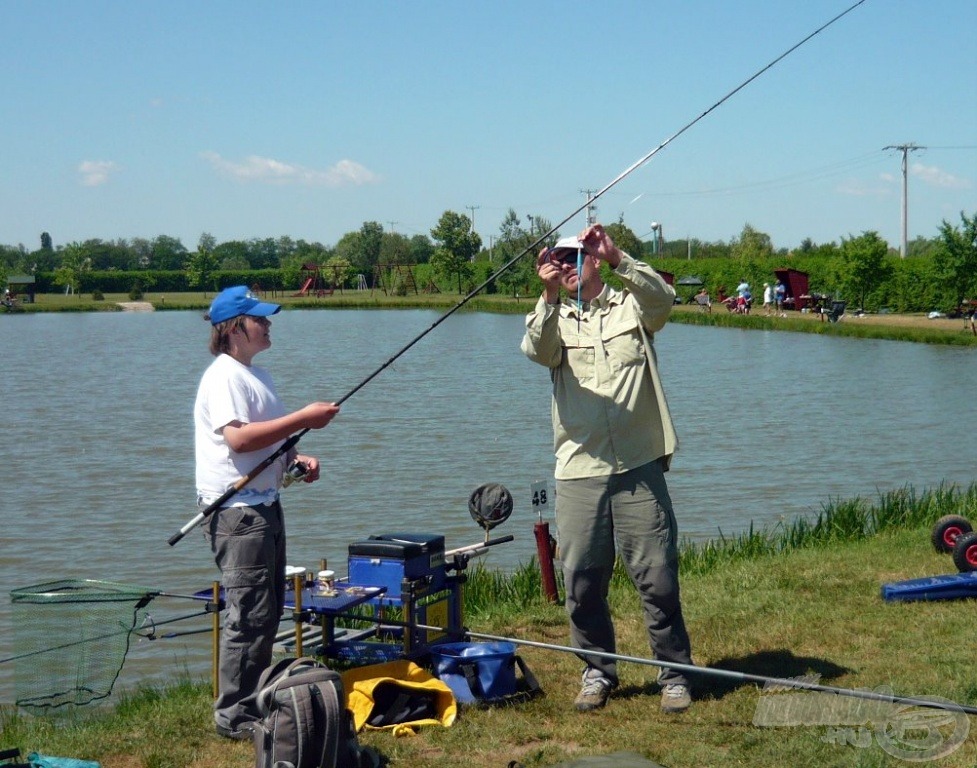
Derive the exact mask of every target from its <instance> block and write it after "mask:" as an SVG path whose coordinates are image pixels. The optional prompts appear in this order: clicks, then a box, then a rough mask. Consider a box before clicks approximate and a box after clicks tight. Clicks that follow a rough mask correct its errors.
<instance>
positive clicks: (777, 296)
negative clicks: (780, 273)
mask: <svg viewBox="0 0 977 768" xmlns="http://www.w3.org/2000/svg"><path fill="white" fill-rule="evenodd" d="M773 297H774V301H775V302H776V304H777V314H778V315H780V316H781V317H787V315H786V314H785V313H784V300H785V299H786V298H787V288H786V287H785V286H784V284H783V283H782V282H780V280H777V284H776V285H775V286H774V287H773Z"/></svg>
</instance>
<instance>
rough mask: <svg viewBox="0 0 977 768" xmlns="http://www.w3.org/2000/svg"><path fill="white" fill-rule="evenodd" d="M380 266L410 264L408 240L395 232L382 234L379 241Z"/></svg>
mask: <svg viewBox="0 0 977 768" xmlns="http://www.w3.org/2000/svg"><path fill="white" fill-rule="evenodd" d="M380 263H381V264H410V263H411V248H410V240H408V239H407V238H406V237H405V236H404V235H399V234H397V233H396V232H384V233H383V237H382V238H381V239H380Z"/></svg>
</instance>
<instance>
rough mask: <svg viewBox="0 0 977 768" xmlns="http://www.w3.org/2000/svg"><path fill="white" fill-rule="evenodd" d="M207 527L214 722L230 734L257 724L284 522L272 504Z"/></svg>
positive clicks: (280, 598) (280, 603)
mask: <svg viewBox="0 0 977 768" xmlns="http://www.w3.org/2000/svg"><path fill="white" fill-rule="evenodd" d="M208 522H209V525H208V526H207V528H206V530H205V534H206V537H207V540H208V542H209V543H210V548H211V551H212V552H213V553H214V560H215V561H216V562H217V567H218V568H220V571H221V585H222V586H223V588H224V606H225V607H224V612H223V615H222V617H221V618H222V620H223V622H222V624H223V626H222V629H221V638H220V665H219V668H218V677H219V693H218V696H217V701H216V702H215V703H214V720H215V721H216V723H217V725H219V726H222V727H224V728H228V729H230V730H235V731H236V730H239V729H240V728H241V727H242V726H243V725H244V724H245V723H247V722H250V721H252V720H257V719H258V718H259V714H258V709H257V706H256V703H255V696H256V694H257V687H258V678H259V676H260V675H261V673H262V671H263V670H264V669H265V668H266V667H268V666H269V665H270V664H271V658H272V649H273V646H274V643H275V635H276V634H277V633H278V623H279V621H280V620H281V616H282V610H283V608H284V603H285V519H284V517H283V515H282V508H281V504H280V503H279V502H277V501H276V502H274V503H271V504H261V505H258V506H254V507H226V508H224V509H220V510H218V511H217V512H215V513H214V514H213V515H212V516H211V518H210V520H209V521H208Z"/></svg>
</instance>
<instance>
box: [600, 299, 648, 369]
mask: <svg viewBox="0 0 977 768" xmlns="http://www.w3.org/2000/svg"><path fill="white" fill-rule="evenodd" d="M601 335H602V337H603V341H604V349H605V351H606V353H607V362H608V365H609V366H610V367H611V369H612V370H621V369H624V368H632V367H635V366H639V365H643V364H644V362H645V349H644V342H643V341H642V338H641V329H640V328H639V327H638V318H637V317H635V316H634V314H632V313H631V312H616V313H613V314H611V315H608V316H607V317H606V319H605V320H604V326H603V333H602V334H601Z"/></svg>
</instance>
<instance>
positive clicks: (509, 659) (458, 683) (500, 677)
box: [431, 642, 516, 704]
mask: <svg viewBox="0 0 977 768" xmlns="http://www.w3.org/2000/svg"><path fill="white" fill-rule="evenodd" d="M431 665H432V666H433V668H434V674H435V676H436V677H438V678H440V679H441V680H442V681H443V682H444V683H445V684H446V685H447V686H448V687H449V688H450V689H451V691H452V693H454V695H455V699H456V700H457V701H458V703H459V704H470V703H472V702H474V701H491V700H492V699H501V698H503V697H505V696H511V695H512V694H514V693H515V692H516V646H515V644H514V643H502V642H498V643H445V644H443V645H435V646H434V647H433V648H431Z"/></svg>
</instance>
